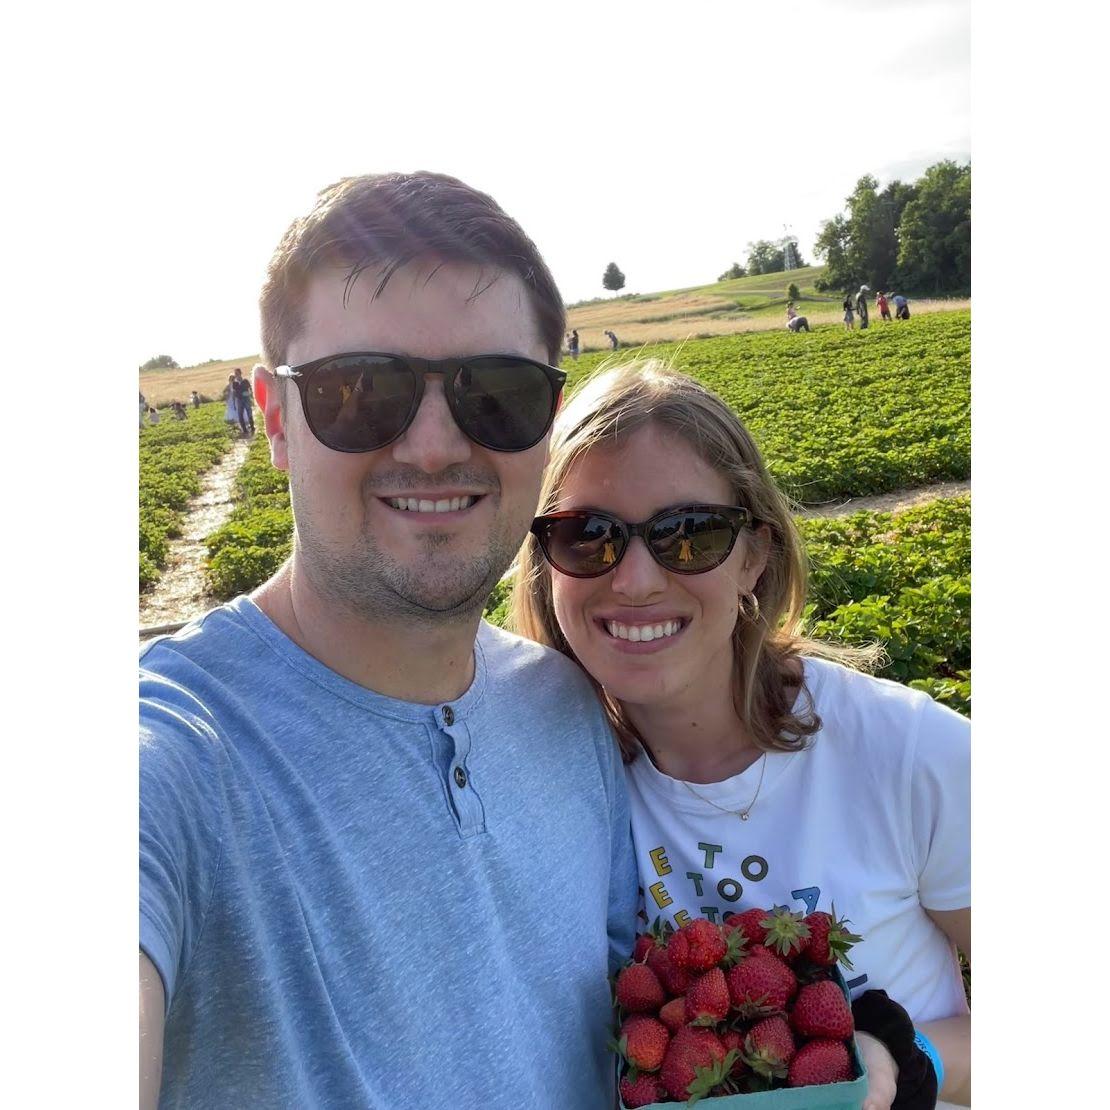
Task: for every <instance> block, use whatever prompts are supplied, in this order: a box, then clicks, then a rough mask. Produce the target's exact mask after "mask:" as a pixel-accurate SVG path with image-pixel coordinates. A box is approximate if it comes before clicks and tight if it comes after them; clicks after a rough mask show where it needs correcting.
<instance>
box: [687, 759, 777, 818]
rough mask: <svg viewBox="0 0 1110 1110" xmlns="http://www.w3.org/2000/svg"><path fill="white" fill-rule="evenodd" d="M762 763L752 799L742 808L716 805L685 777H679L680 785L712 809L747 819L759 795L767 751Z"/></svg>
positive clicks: (765, 767)
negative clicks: (726, 807)
mask: <svg viewBox="0 0 1110 1110" xmlns="http://www.w3.org/2000/svg"><path fill="white" fill-rule="evenodd" d="M762 763H763V765H762V767H760V769H759V783H758V785H757V786H756V788H755V794H754V795H752V800H751V801H750V802H749V803H748V804H747V806H746V807H745V808H744V809H725V807H724V806H719V805H717V803H716V802H711V801H710V800H709V799H708V798H706V797H704V796H703V795H701V794H699V793H698V792H697V791H696V790H695V789H694V788H693V787H692V786H691V785H690V784H689V783H688V782H687V781H686V780H685V779H679V782H681V783H682V785H683V786H685V787H686V789H687V790H689V791H690V793H691V794H693V795H694V797H695V798H697V799H698V801H700V802H705V804H706V805H710V806H712V807H713V808H714V809H719V810H720V811H721V812H722V813H729V814H731V815H732V816H733V817H739V818H740V820H741V821H746V820H747V819H748V814H749V813H751V811H752V808H753V807H754V806H755V802H756V799H757V798H758V797H759V792H760V790H762V789H763V775H764V772H765V771H766V770H767V753H766V752H764V753H763V758H762Z"/></svg>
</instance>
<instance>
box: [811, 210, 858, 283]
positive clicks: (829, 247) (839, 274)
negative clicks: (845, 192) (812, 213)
mask: <svg viewBox="0 0 1110 1110" xmlns="http://www.w3.org/2000/svg"><path fill="white" fill-rule="evenodd" d="M848 237H849V228H848V220H847V219H846V218H845V217H844V216H833V218H832V219H831V220H825V222H824V223H823V224H822V225H821V230H820V231H819V232H818V233H817V239H816V241H815V242H814V244H813V253H814V254H815V255H816V256H817V257H818V258H819V259H820V260H822V261H823V262H824V263H825V272H824V273H823V274H822V275H821V277H820V278H818V279H817V288H818V289H822V290H829V289H841V288H844V287H846V286H848V285H850V284H851V279H850V277H849V276H848V275H849V269H848Z"/></svg>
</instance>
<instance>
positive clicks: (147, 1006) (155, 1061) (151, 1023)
mask: <svg viewBox="0 0 1110 1110" xmlns="http://www.w3.org/2000/svg"><path fill="white" fill-rule="evenodd" d="M165 1013H166V996H165V992H164V991H163V989H162V976H161V975H159V974H158V971H157V969H156V968H155V966H154V964H152V963H151V962H150V960H149V959H148V958H147V956H146V954H145V953H144V952H140V953H139V1110H157V1106H158V1092H159V1089H160V1088H161V1086H162V1029H163V1026H164V1024H165Z"/></svg>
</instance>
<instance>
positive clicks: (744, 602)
mask: <svg viewBox="0 0 1110 1110" xmlns="http://www.w3.org/2000/svg"><path fill="white" fill-rule="evenodd" d="M740 616H741V617H743V618H744V620H746V621H750V622H751V623H752V624H755V622H756V621H757V620H759V598H758V597H756V596H755V594H754V593H750V594H741V595H740Z"/></svg>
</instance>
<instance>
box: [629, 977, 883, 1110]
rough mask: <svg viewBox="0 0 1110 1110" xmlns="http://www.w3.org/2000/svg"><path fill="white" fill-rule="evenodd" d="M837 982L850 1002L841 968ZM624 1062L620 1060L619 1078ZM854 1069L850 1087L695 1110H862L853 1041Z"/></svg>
mask: <svg viewBox="0 0 1110 1110" xmlns="http://www.w3.org/2000/svg"><path fill="white" fill-rule="evenodd" d="M835 971H836V981H837V983H839V984H840V989H841V990H842V991H843V992H844V996H845V997H846V998H848V999H849V1000H850V998H851V996H850V995H849V994H848V987H847V985H846V984H845V982H844V976H843V975H841V974H840V968H839V967H838V968H836V969H835ZM622 1062H623V1061H621V1060H617V1076H618V1078H619V1076H620V1073H621V1064H622ZM852 1069H853V1071H854V1072H855V1073H856V1078H855V1079H852V1080H849V1081H848V1082H847V1083H823V1084H821V1085H820V1086H817V1087H781V1088H779V1089H778V1090H777V1091H755V1092H753V1093H752V1094H749V1095H720V1096H718V1097H716V1098H703V1099H699V1100H698V1102H697V1103H695V1110H700V1108H701V1107H704V1108H705V1110H860V1107H861V1106H862V1105H863V1100H864V1099H865V1098H866V1097H867V1068H865V1067H864V1066H863V1058H862V1057H861V1056H860V1054H859V1045H857V1044H856V1039H855V1037H853V1038H852ZM618 1102H619V1103H620V1110H628V1108H627V1107H626V1106H625V1105H624V1099H622V1098H619V1097H618ZM685 1105H686V1104H685V1103H684V1102H653V1103H651V1104H650V1105H648V1106H644V1107H642V1110H677V1108H678V1107H680V1106H685Z"/></svg>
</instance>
